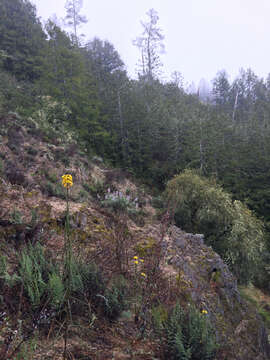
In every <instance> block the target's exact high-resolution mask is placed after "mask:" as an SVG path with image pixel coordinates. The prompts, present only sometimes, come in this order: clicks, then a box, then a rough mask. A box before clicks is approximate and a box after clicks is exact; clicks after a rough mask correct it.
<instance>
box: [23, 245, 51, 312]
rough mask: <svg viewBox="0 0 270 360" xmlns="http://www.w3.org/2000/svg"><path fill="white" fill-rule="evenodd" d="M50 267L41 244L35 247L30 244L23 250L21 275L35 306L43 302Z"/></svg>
mask: <svg viewBox="0 0 270 360" xmlns="http://www.w3.org/2000/svg"><path fill="white" fill-rule="evenodd" d="M49 268H50V266H49V264H48V262H47V261H46V259H45V256H44V250H43V249H42V247H41V246H40V245H39V244H37V245H36V246H35V247H33V246H31V245H30V246H29V248H27V249H24V250H23V252H22V254H21V258H20V261H19V276H20V280H21V282H22V284H23V287H24V289H25V291H26V293H27V296H28V298H29V300H30V302H31V304H32V305H33V307H37V306H39V305H40V304H41V299H42V297H43V295H44V293H45V291H46V280H45V277H47V276H48V275H49Z"/></svg>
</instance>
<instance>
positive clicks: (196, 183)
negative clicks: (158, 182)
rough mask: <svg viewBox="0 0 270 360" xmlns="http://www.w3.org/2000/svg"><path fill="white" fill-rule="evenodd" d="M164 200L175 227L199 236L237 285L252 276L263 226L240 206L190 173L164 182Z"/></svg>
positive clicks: (259, 257)
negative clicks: (229, 272) (229, 270)
mask: <svg viewBox="0 0 270 360" xmlns="http://www.w3.org/2000/svg"><path fill="white" fill-rule="evenodd" d="M166 197H167V201H168V203H169V204H170V206H172V205H173V206H175V208H176V212H175V221H176V224H177V225H178V226H180V227H181V228H183V229H184V230H186V231H189V232H197V233H203V234H204V235H205V239H206V243H207V244H208V245H211V246H212V247H213V249H214V250H215V251H216V252H217V253H218V254H219V255H220V256H221V257H222V258H223V260H225V261H226V262H227V263H228V265H229V266H230V268H231V270H232V271H233V272H234V274H235V275H236V276H237V277H238V279H239V281H240V282H241V283H248V282H249V281H251V280H252V279H253V278H254V277H255V276H256V271H257V269H258V265H259V264H260V262H261V255H262V253H263V249H264V239H263V237H264V233H263V225H262V222H261V221H260V220H258V219H257V218H256V217H255V216H254V215H253V214H252V212H251V211H250V210H249V209H248V208H247V207H246V206H245V205H244V204H243V203H241V202H240V201H237V200H235V201H233V200H232V198H231V196H230V195H229V194H228V193H226V192H224V191H223V190H222V188H221V187H220V186H218V185H216V184H214V183H212V182H211V181H210V180H207V179H206V178H202V177H200V176H199V175H197V174H196V173H195V172H193V171H190V170H186V171H184V172H183V173H182V174H180V175H178V176H176V177H174V178H173V179H172V180H171V181H169V182H168V184H167V188H166Z"/></svg>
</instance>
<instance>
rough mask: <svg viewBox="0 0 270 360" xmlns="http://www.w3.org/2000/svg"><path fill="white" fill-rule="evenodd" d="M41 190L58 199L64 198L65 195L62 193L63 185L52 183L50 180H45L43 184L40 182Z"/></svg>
mask: <svg viewBox="0 0 270 360" xmlns="http://www.w3.org/2000/svg"><path fill="white" fill-rule="evenodd" d="M41 187H42V191H43V192H45V193H46V194H47V195H48V196H55V197H58V198H60V199H65V198H66V195H65V193H64V190H63V187H62V186H61V185H60V184H58V183H57V184H53V183H52V182H50V181H47V182H46V183H45V184H42V186H41Z"/></svg>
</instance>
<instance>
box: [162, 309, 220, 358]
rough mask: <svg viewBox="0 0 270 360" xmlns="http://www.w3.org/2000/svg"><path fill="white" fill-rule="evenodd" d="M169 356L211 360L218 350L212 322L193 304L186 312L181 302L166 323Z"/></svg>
mask: <svg viewBox="0 0 270 360" xmlns="http://www.w3.org/2000/svg"><path fill="white" fill-rule="evenodd" d="M164 328H165V339H166V347H167V354H168V357H169V358H170V359H172V360H178V359H183V360H210V359H214V357H215V353H216V350H217V344H216V340H215V333H214V331H213V329H212V327H211V325H210V323H209V322H208V321H207V319H206V318H205V315H203V314H201V313H200V312H199V311H198V310H196V309H195V308H194V307H193V306H192V307H191V308H190V309H189V311H188V312H186V313H185V312H184V311H183V309H182V308H181V306H180V305H179V304H176V306H175V307H174V308H173V310H172V312H171V314H170V315H169V317H168V319H167V321H166V322H165V323H164Z"/></svg>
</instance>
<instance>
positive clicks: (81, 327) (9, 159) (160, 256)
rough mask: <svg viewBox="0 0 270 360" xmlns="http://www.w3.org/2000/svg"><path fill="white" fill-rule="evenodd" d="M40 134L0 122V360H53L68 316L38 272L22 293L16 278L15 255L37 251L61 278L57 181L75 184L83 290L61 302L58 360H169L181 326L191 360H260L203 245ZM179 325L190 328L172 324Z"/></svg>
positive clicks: (254, 322) (75, 248) (256, 343)
mask: <svg viewBox="0 0 270 360" xmlns="http://www.w3.org/2000/svg"><path fill="white" fill-rule="evenodd" d="M51 131H53V128H51ZM56 133H57V131H56V130H55V134H56ZM47 134H48V131H47V130H46V131H45V130H44V128H43V129H42V128H41V126H40V125H39V123H38V122H37V121H35V119H34V120H33V119H32V120H30V119H27V118H20V117H19V116H18V115H17V114H15V113H10V114H7V115H4V116H2V117H1V119H0V136H1V139H0V140H1V144H0V157H1V162H0V166H1V167H0V176H1V178H0V180H1V185H0V199H1V208H0V237H1V248H0V256H1V263H0V264H1V266H0V272H1V274H0V276H1V278H0V281H1V283H0V285H1V297H0V301H1V309H0V346H1V347H0V359H60V358H62V354H63V349H64V336H65V331H64V329H65V324H66V319H67V314H66V312H65V310H64V307H63V306H64V305H63V304H62V303H60V304H59V302H57V301H55V302H54V300H55V299H56V298H57V296H59V298H61V294H60V292H61V291H62V290H61V286H62V285H61V286H60V285H59V284H64V279H62V282H61V283H57V282H55V283H54V285H51V282H50V280H51V279H52V277H50V275H49V280H48V276H47V277H46V275H44V273H43V272H41V273H40V274H41V275H40V276H41V277H42V279H38V280H37V282H36V283H35V284H34V285H33V284H32V283H30V285H29V283H27V282H26V277H24V275H25V274H23V273H22V272H20V271H21V270H22V269H24V271H26V270H27V267H25V268H23V267H22V264H23V262H22V260H21V259H22V256H23V254H24V255H25V254H28V255H29V254H31V249H32V250H33V249H37V247H38V246H39V245H38V244H40V245H41V246H42V248H43V249H44V253H43V255H44V257H45V259H47V260H46V261H47V263H46V264H50V265H46V264H45V265H46V266H48V268H49V266H58V269H59V274H63V273H62V271H63V263H64V261H65V260H64V251H65V236H66V235H65V234H66V232H65V219H66V200H65V192H64V188H63V187H62V186H61V176H62V175H63V174H66V173H69V174H72V176H73V181H74V186H73V187H72V188H71V190H70V201H69V209H70V237H71V241H72V253H73V256H74V259H75V260H76V261H78V259H79V260H80V264H84V265H81V267H80V269H81V270H80V271H81V274H82V273H83V271H85V272H84V274H87V276H86V275H85V276H86V277H87V279H88V280H87V281H88V282H87V281H86V282H85V283H84V287H83V290H78V289H77V288H76V289H75V285H74V289H75V290H73V293H72V296H71V298H70V299H71V300H70V313H71V315H72V316H71V321H70V324H69V328H68V338H67V349H68V352H67V358H68V359H100V360H103V359H115V360H117V359H119V360H120V359H145V360H147V359H149V360H153V359H176V350H175V345H172V344H176V340H173V341H172V340H171V339H172V338H171V337H172V336H173V339H177V336H179V333H178V332H177V331H180V330H179V328H178V327H177V326H180V325H181V324H182V325H181V326H182V328H183V329H184V330H185V332H184V333H183V334H185V337H186V339H184V340H183V339H182V340H181V341H182V342H183V344H184V347H185V351H186V350H187V344H188V343H189V344H190V345H189V346H190V349H193V350H190V351H191V353H192V357H189V358H191V359H199V358H200V359H204V358H205V359H206V358H207V357H206V356H208V358H211V359H219V360H221V359H224V360H225V359H227V360H228V359H239V360H244V359H245V360H249V359H250V360H253V359H267V358H269V356H270V346H269V342H268V330H267V328H266V327H265V325H264V323H263V321H262V318H261V317H260V316H259V314H258V313H257V310H256V306H255V305H254V304H253V303H250V302H246V300H244V299H243V298H242V297H241V295H240V292H239V290H238V287H237V281H236V279H235V277H234V276H233V275H232V274H231V273H230V271H229V270H228V267H227V266H226V265H225V264H224V263H223V261H222V260H221V258H220V257H219V256H218V255H217V254H216V253H215V252H214V251H213V250H212V249H211V248H209V247H207V246H206V245H205V244H204V237H203V235H200V234H194V235H193V234H187V233H185V232H183V231H182V230H181V229H179V228H177V227H176V226H174V225H173V224H172V223H171V221H170V219H169V218H168V216H166V214H165V215H163V216H161V215H159V214H157V213H156V210H155V209H154V207H153V206H152V203H153V200H152V197H151V196H150V195H149V194H148V192H147V190H146V189H145V188H144V187H143V186H142V185H140V184H139V183H138V182H136V181H134V179H133V178H132V177H131V175H129V174H127V173H124V172H123V171H121V170H119V169H113V168H109V167H108V166H105V165H104V163H103V161H102V159H101V158H98V157H94V158H92V159H91V160H90V159H89V157H87V156H86V155H85V154H84V152H83V151H82V150H80V148H79V146H78V144H76V141H74V140H72V141H70V140H68V139H69V137H68V136H66V138H65V139H58V138H57V137H55V138H51V139H48V136H47ZM30 244H31V245H32V248H31V246H30ZM32 254H33V253H32ZM29 256H30V255H29ZM35 256H37V252H36V253H35ZM134 257H135V258H134ZM36 259H37V258H36ZM75 260H74V261H75ZM94 263H95V265H93V264H94ZM4 264H6V266H5V265H4ZM38 264H39V266H41V265H42V264H41V263H38ZM52 264H53V265H52ZM87 266H88V268H87ZM86 268H87V269H88V270H87V271H88V272H87V271H86V270H83V269H86ZM28 270H29V269H28ZM35 271H38V270H37V268H35V267H32V275H33V274H34V272H35ZM48 271H49V270H48ZM50 271H51V270H50ZM15 274H16V276H15ZM30 275H31V271H30ZM82 278H83V277H82ZM33 279H34V276H33ZM41 284H42V286H43V287H42V286H41ZM57 284H58V285H57ZM86 285H87V286H86ZM29 286H30V288H31V289H32V291H33V294H34V295H35V297H34V295H33V297H31V292H29ZM35 286H37V287H38V290H39V291H40V293H38V292H35V291H36V290H37V289H36V288H35ZM41 289H42V291H43V292H42V293H41ZM44 289H45V290H44ZM48 289H49V290H48ZM59 289H60V290H59ZM37 294H38V296H37ZM57 294H58V295H57ZM59 294H60V295H59ZM37 300H38V301H37ZM110 301H111V302H110ZM108 303H109V304H110V306H108ZM177 304H178V305H177ZM179 305H180V306H181V309H182V310H181V311H182V312H181V314H182V315H181V316H182V317H181V316H180V315H179V314H178V313H177V311H176V309H177V306H179ZM266 308H267V307H266ZM108 309H109V310H110V311H109V310H108ZM177 314H178V315H177ZM183 314H186V315H183ZM177 316H178V317H177ZM179 316H180V317H179ZM186 316H187V317H188V318H189V323H190V324H191V325H190V326H191V327H190V328H188V327H187V328H185V326H184V322H183V323H181V322H179V321H180V320H181V319H182V320H181V321H183V319H184V318H185V317H186ZM176 319H178V321H176ZM175 321H176V322H175ZM173 324H174V325H173ZM177 324H178V325H177ZM179 324H180V325H179ZM207 324H211V326H212V328H210V327H209V326H210V325H207ZM175 326H176V327H175ZM175 329H176V330H177V329H178V330H177V331H176V330H175ZM195 329H197V330H198V331H197V332H196V331H195ZM184 330H183V331H184ZM200 331H201V332H200ZM177 334H178V335H177ZM195 334H196V336H195ZM178 339H180V338H178ZM211 339H212V340H213V341H214V342H215V343H217V344H218V345H213V343H212V344H210V340H211ZM212 340H211V341H212ZM211 349H212V350H211ZM178 350H179V348H178ZM183 351H184V350H183ZM207 353H208V355H206V354H207ZM187 354H188V352H187V351H186V355H187ZM200 354H203V355H200ZM178 355H179V354H178ZM189 356H191V355H189ZM181 358H182V357H181ZM183 358H184V357H183Z"/></svg>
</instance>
